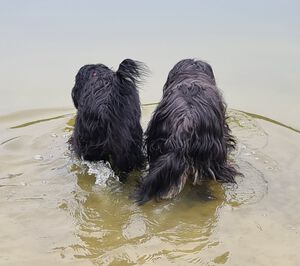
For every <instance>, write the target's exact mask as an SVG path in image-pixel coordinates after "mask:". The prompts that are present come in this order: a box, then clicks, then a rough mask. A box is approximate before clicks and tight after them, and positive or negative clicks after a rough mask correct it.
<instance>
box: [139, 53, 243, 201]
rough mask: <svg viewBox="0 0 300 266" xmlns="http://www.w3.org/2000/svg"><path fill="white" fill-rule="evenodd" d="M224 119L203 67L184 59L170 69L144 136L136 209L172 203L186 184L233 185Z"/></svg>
mask: <svg viewBox="0 0 300 266" xmlns="http://www.w3.org/2000/svg"><path fill="white" fill-rule="evenodd" d="M225 113H226V104H225V102H224V100H223V97H222V94H221V92H220V90H219V89H218V88H217V86H216V82H215V78H214V74H213V70H212V68H211V66H210V65H209V64H207V63H205V62H203V61H200V60H194V59H185V60H182V61H180V62H178V63H177V64H176V65H175V66H174V67H173V69H172V70H171V71H170V73H169V75H168V78H167V81H166V83H165V85H164V89H163V98H162V100H161V102H160V103H159V104H158V106H157V108H156V110H155V111H154V114H153V116H152V119H151V120H150V122H149V125H148V128H147V131H146V147H147V153H148V159H149V164H150V167H149V173H148V175H146V176H145V177H144V178H142V179H141V180H140V182H139V184H138V187H137V189H136V192H135V194H134V198H135V200H136V201H137V202H138V203H139V204H143V203H145V202H147V201H149V200H151V199H152V198H154V199H157V200H159V199H168V198H172V197H175V196H176V195H178V194H179V193H180V191H181V190H182V189H183V187H184V185H185V183H186V181H187V180H188V179H192V181H193V183H194V184H196V183H199V182H201V181H202V180H216V181H219V182H234V177H235V175H237V174H238V172H237V170H236V168H235V166H234V165H231V164H230V163H229V161H228V153H229V152H230V150H231V149H234V148H235V140H234V138H233V137H232V135H231V134H230V129H229V127H228V124H227V123H226V114H225Z"/></svg>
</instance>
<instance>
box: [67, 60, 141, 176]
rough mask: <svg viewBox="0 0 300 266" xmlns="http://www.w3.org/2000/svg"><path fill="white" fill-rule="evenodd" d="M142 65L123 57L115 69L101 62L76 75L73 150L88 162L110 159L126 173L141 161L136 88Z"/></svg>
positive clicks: (139, 112)
mask: <svg viewBox="0 0 300 266" xmlns="http://www.w3.org/2000/svg"><path fill="white" fill-rule="evenodd" d="M144 72H145V65H144V64H142V63H141V62H138V61H133V60H131V59H125V60H124V61H123V62H122V63H121V64H120V66H119V69H118V70H117V71H116V72H115V71H113V70H111V69H110V68H108V67H106V66H105V65H102V64H95V65H85V66H83V67H81V68H80V70H79V72H78V74H77V75H76V81H75V86H74V88H73V90H72V99H73V102H74V105H75V107H76V108H77V110H78V111H77V116H76V122H75V128H74V132H73V136H72V138H71V140H70V142H71V144H72V146H73V149H74V151H75V153H76V154H77V155H78V156H79V157H82V158H83V159H84V160H88V161H98V160H106V161H110V162H111V164H112V167H113V169H114V170H118V171H121V172H126V173H128V172H130V171H131V170H133V169H135V168H140V167H142V165H143V162H144V157H145V156H144V154H143V152H142V147H143V130H142V127H141V124H140V118H141V108H140V100H139V94H138V90H137V85H138V82H139V81H140V78H141V75H142V74H143V73H144Z"/></svg>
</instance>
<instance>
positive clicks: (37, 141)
mask: <svg viewBox="0 0 300 266" xmlns="http://www.w3.org/2000/svg"><path fill="white" fill-rule="evenodd" d="M153 108H154V106H145V107H144V108H143V124H144V125H145V124H146V123H147V121H148V119H149V116H150V114H151V112H152V110H153ZM229 114H230V116H231V118H230V126H231V128H232V129H233V133H234V135H236V136H237V138H238V149H237V151H236V152H235V153H234V154H232V157H233V158H234V159H235V160H236V162H237V163H238V165H239V167H240V170H241V171H242V172H243V173H244V175H245V176H244V177H243V178H242V177H239V178H238V179H237V185H220V184H217V183H215V182H207V183H204V184H203V185H202V186H196V187H194V186H187V187H186V188H185V189H184V191H183V193H181V194H180V196H179V197H177V198H176V199H174V200H172V201H163V202H160V203H156V202H150V203H148V204H146V205H145V206H141V207H140V206H137V205H136V204H134V203H133V202H132V201H131V200H130V199H129V195H130V194H131V193H132V191H133V187H134V184H135V180H136V178H138V177H139V176H140V175H141V174H142V173H138V172H136V173H133V174H132V175H131V177H130V178H129V181H128V182H127V183H125V184H122V183H120V182H119V181H118V180H117V179H116V177H114V176H113V175H111V172H110V171H109V170H108V169H109V168H107V166H105V165H104V164H103V163H99V164H88V163H86V162H82V161H80V160H78V159H76V158H74V156H73V155H72V153H71V152H70V151H69V149H68V144H67V140H68V137H69V136H70V133H71V131H72V129H73V124H74V110H73V109H40V110H32V111H26V112H17V113H14V114H10V115H6V116H2V117H0V123H1V129H0V136H1V137H0V143H1V145H0V160H1V169H0V192H1V193H0V209H1V212H0V227H1V231H0V239H1V241H0V250H1V253H0V264H3V265H33V264H34V265H37V264H42V265H58V264H66V265H69V264H70V265H71V264H72V265H93V264H94V265H133V264H145V265H147V264H149V265H151V264H154V263H155V264H157V265H169V264H172V263H175V264H176V265H189V264H191V265H194V264H197V265H218V264H225V265H298V264H299V262H300V257H299V255H298V249H297V248H296V247H297V246H299V243H300V242H299V239H300V238H299V236H300V235H299V234H300V227H299V219H300V209H299V206H300V200H299V197H298V194H299V189H298V188H299V185H300V184H299V183H300V178H299V177H300V161H299V157H298V154H299V149H300V134H299V132H297V131H295V130H292V129H289V128H286V127H284V126H282V125H278V124H276V123H272V122H270V121H268V120H264V119H262V117H259V118H255V116H250V115H249V114H245V113H243V112H241V111H235V110H230V112H229Z"/></svg>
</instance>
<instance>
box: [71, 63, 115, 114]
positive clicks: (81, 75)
mask: <svg viewBox="0 0 300 266" xmlns="http://www.w3.org/2000/svg"><path fill="white" fill-rule="evenodd" d="M109 72H112V70H111V69H109V68H108V67H107V66H105V65H102V64H93V65H92V64H91V65H85V66H83V67H81V68H80V69H79V71H78V73H77V75H76V78H75V85H74V87H73V89H72V99H73V103H74V106H75V107H76V108H78V103H79V100H80V97H81V95H82V92H83V90H84V87H85V85H86V83H87V82H88V81H90V80H92V79H97V78H98V77H100V76H103V75H105V74H107V73H109Z"/></svg>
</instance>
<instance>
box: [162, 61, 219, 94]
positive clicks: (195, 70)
mask: <svg viewBox="0 0 300 266" xmlns="http://www.w3.org/2000/svg"><path fill="white" fill-rule="evenodd" d="M199 76H202V77H207V78H208V79H210V81H211V82H212V83H214V84H215V76H214V73H213V70H212V68H211V66H210V65H209V64H208V63H206V62H204V61H201V60H195V59H183V60H181V61H179V62H178V63H177V64H176V65H175V66H174V67H173V68H172V69H171V71H170V72H169V75H168V78H167V81H166V83H165V85H164V91H165V90H166V89H167V88H168V87H169V86H170V84H172V83H173V82H175V81H176V80H177V79H185V78H197V77H199Z"/></svg>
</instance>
